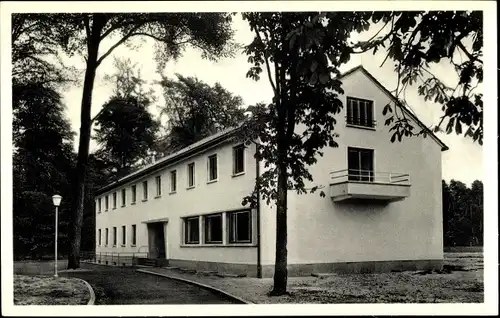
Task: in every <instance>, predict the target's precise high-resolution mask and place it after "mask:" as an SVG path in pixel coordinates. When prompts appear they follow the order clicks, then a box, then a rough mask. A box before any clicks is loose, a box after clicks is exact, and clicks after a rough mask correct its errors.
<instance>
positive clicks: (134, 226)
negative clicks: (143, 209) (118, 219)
mask: <svg viewBox="0 0 500 318" xmlns="http://www.w3.org/2000/svg"><path fill="white" fill-rule="evenodd" d="M136 244H137V226H136V225H135V224H132V242H131V244H130V245H132V246H135V245H136Z"/></svg>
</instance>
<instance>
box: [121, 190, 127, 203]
mask: <svg viewBox="0 0 500 318" xmlns="http://www.w3.org/2000/svg"><path fill="white" fill-rule="evenodd" d="M121 192H122V207H124V206H125V205H126V204H127V189H125V188H123V189H122V191H121Z"/></svg>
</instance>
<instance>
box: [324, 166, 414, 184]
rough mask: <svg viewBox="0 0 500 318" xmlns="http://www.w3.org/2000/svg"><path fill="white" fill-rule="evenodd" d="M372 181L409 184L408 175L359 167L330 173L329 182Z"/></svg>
mask: <svg viewBox="0 0 500 318" xmlns="http://www.w3.org/2000/svg"><path fill="white" fill-rule="evenodd" d="M347 181H349V182H351V181H352V182H373V183H388V184H400V185H410V175H409V174H407V173H398V172H381V171H373V170H361V169H344V170H339V171H334V172H331V173H330V183H331V184H336V183H342V182H347Z"/></svg>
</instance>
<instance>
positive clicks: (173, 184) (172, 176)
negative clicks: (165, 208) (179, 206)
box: [170, 170, 177, 193]
mask: <svg viewBox="0 0 500 318" xmlns="http://www.w3.org/2000/svg"><path fill="white" fill-rule="evenodd" d="M175 192H177V170H172V171H170V193H175Z"/></svg>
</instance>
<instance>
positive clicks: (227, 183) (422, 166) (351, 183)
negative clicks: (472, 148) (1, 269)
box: [96, 67, 447, 277]
mask: <svg viewBox="0 0 500 318" xmlns="http://www.w3.org/2000/svg"><path fill="white" fill-rule="evenodd" d="M342 82H343V89H344V91H345V94H344V95H343V96H340V98H341V100H342V101H343V103H344V108H343V110H342V112H341V113H340V114H339V115H338V117H337V125H336V132H337V133H339V134H340V137H339V138H337V139H336V141H337V143H338V144H339V146H338V147H337V148H330V147H326V148H324V149H323V152H324V155H323V157H319V158H318V162H317V163H316V164H315V165H313V166H311V167H310V170H309V171H310V172H311V174H312V175H313V177H314V182H315V184H317V185H320V186H323V187H324V188H323V191H324V192H325V193H326V194H327V195H326V197H321V196H319V195H318V193H317V192H316V193H314V194H307V195H300V196H299V195H297V194H296V193H295V192H290V193H289V194H288V245H287V247H288V266H289V275H291V276H294V275H310V274H311V273H312V272H331V271H343V272H374V271H389V270H404V269H427V268H439V267H441V264H442V259H443V221H442V206H441V204H442V203H441V151H444V150H446V149H447V147H446V145H444V144H443V143H442V142H441V141H440V140H439V139H438V138H437V137H436V136H435V135H433V134H432V133H429V136H428V137H427V138H423V137H412V138H406V139H404V141H402V142H397V141H396V142H394V143H391V141H390V136H391V134H390V132H389V129H390V127H388V126H386V125H384V121H385V116H383V114H382V109H383V107H384V106H385V105H386V104H388V103H389V102H392V103H394V102H395V99H394V98H393V97H392V96H391V94H390V93H389V92H388V91H387V90H386V89H385V88H384V87H383V86H382V85H381V84H380V83H379V82H377V80H375V79H374V78H373V77H372V76H371V75H370V74H369V73H368V72H367V71H366V70H365V69H364V68H362V67H357V68H354V69H352V70H351V71H349V72H347V73H345V74H344V75H343V76H342ZM407 116H408V117H409V118H410V119H411V120H412V121H413V122H414V123H415V125H416V126H421V127H423V124H422V123H421V122H420V121H419V120H418V119H417V118H416V117H415V116H413V115H412V114H410V112H407ZM416 129H417V128H416ZM233 135H234V129H230V130H226V131H224V132H221V133H218V134H216V135H214V136H211V137H208V138H205V139H203V140H201V141H199V142H197V143H195V144H193V145H191V146H189V147H187V148H185V149H183V150H181V151H179V152H177V153H174V154H172V155H170V156H168V157H165V158H163V159H161V160H159V161H157V162H155V163H154V164H152V165H149V166H147V167H144V168H142V169H141V170H139V171H137V172H134V173H132V174H130V175H128V176H126V177H124V178H122V179H120V180H118V181H117V182H114V183H112V184H110V185H108V186H106V187H104V188H103V189H101V190H100V191H98V193H96V234H97V247H96V253H97V255H98V256H97V257H98V260H100V261H101V262H106V261H107V262H108V263H109V262H110V261H111V262H112V263H115V262H117V257H118V256H119V255H121V257H122V258H121V259H122V261H123V260H124V259H126V258H125V256H127V255H128V256H129V257H130V256H131V255H132V253H135V254H134V255H135V256H140V257H146V254H140V252H142V253H148V255H147V256H148V257H149V258H150V259H158V260H164V261H163V262H159V263H160V264H162V265H163V264H166V263H168V264H169V265H170V266H176V267H181V268H191V269H197V270H205V271H218V272H231V273H237V274H246V275H248V276H257V277H271V276H272V275H273V273H274V261H275V238H276V210H275V207H274V206H267V205H266V203H265V202H263V201H261V202H259V205H258V207H257V208H256V209H252V210H250V209H248V208H245V207H243V206H242V205H241V202H242V198H243V197H245V196H246V195H248V194H250V193H251V191H252V189H253V187H254V183H255V178H256V176H257V174H259V173H261V172H262V171H264V166H263V164H262V163H260V164H257V163H256V160H255V159H254V157H253V154H254V151H255V148H254V145H252V146H249V147H247V148H245V147H243V146H242V145H241V144H238V143H236V142H235V141H234V139H232V138H231V137H232V136H233ZM110 253H114V254H113V255H114V256H112V257H113V259H111V256H110V255H111V254H110ZM117 253H120V254H119V255H118V254H117ZM127 253H128V254H127ZM118 262H121V261H118Z"/></svg>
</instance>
